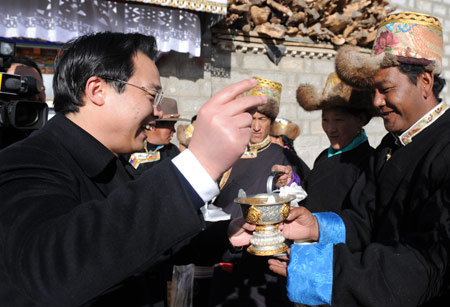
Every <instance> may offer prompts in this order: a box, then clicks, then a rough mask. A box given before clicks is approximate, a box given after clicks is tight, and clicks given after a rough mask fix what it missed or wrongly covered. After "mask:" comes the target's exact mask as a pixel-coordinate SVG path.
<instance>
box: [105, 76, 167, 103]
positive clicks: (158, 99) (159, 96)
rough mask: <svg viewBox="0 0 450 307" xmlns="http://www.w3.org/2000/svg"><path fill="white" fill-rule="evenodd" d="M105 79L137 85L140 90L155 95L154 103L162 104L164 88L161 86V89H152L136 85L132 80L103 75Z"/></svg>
mask: <svg viewBox="0 0 450 307" xmlns="http://www.w3.org/2000/svg"><path fill="white" fill-rule="evenodd" d="M103 79H106V80H111V81H116V82H119V83H122V84H128V85H131V86H134V87H136V88H138V89H140V90H143V91H145V92H147V94H149V95H150V96H152V97H153V104H154V105H155V106H159V105H161V102H162V99H163V97H164V92H163V90H162V88H160V89H151V88H147V87H145V86H141V85H136V84H133V83H130V82H126V81H123V80H118V79H112V78H106V77H103Z"/></svg>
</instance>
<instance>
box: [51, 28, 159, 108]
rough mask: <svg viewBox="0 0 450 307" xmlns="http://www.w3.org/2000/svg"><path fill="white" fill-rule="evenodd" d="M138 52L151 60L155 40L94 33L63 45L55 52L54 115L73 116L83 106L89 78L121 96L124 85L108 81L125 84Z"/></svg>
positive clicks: (126, 35)
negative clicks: (94, 78)
mask: <svg viewBox="0 0 450 307" xmlns="http://www.w3.org/2000/svg"><path fill="white" fill-rule="evenodd" d="M138 51H141V52H142V53H144V54H145V55H147V56H148V57H149V58H150V59H152V60H154V59H155V56H156V53H157V49H156V40H155V38H154V37H153V36H147V35H143V34H139V33H127V34H126V33H116V32H98V33H94V34H88V35H84V36H81V37H79V38H76V39H73V40H71V41H69V42H68V43H66V44H65V45H64V46H63V47H62V48H61V50H60V52H59V54H61V53H62V56H61V57H59V55H58V57H57V59H56V60H55V62H57V66H56V69H55V74H54V77H53V92H54V101H53V104H54V107H55V112H58V113H63V114H66V113H70V112H77V111H78V110H79V108H80V106H82V105H83V102H82V97H83V95H84V89H85V87H86V82H87V80H88V79H89V78H90V77H92V76H98V77H101V78H104V79H105V82H107V83H110V84H112V86H113V87H114V88H115V89H116V91H117V92H119V93H121V92H123V91H124V88H125V85H124V84H122V83H119V82H115V81H112V80H109V79H117V80H123V81H128V79H129V78H130V77H131V76H132V75H133V73H134V63H133V57H134V56H135V55H136V53H137V52H138ZM58 60H59V61H58Z"/></svg>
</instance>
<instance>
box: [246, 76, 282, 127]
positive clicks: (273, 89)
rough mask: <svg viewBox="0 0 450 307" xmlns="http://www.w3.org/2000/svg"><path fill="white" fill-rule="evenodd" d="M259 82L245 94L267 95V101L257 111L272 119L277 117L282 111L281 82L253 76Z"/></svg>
mask: <svg viewBox="0 0 450 307" xmlns="http://www.w3.org/2000/svg"><path fill="white" fill-rule="evenodd" d="M253 79H255V80H257V81H258V83H257V84H256V86H255V87H254V88H252V89H251V90H249V91H247V92H245V93H244V96H267V102H266V103H265V104H264V105H262V106H259V107H258V108H257V111H258V112H259V113H262V114H264V115H266V116H267V117H269V118H271V119H275V118H276V117H277V116H278V113H279V112H280V99H281V88H282V85H281V83H278V82H275V81H271V80H267V79H263V78H259V77H253Z"/></svg>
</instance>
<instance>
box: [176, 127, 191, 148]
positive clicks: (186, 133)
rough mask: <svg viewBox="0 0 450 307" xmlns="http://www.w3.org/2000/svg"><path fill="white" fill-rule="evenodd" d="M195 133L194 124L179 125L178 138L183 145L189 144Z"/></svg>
mask: <svg viewBox="0 0 450 307" xmlns="http://www.w3.org/2000/svg"><path fill="white" fill-rule="evenodd" d="M193 133H194V125H193V124H189V125H179V126H178V127H177V139H178V142H179V143H180V144H181V145H184V146H185V147H188V146H189V142H190V141H191V138H192V134H193Z"/></svg>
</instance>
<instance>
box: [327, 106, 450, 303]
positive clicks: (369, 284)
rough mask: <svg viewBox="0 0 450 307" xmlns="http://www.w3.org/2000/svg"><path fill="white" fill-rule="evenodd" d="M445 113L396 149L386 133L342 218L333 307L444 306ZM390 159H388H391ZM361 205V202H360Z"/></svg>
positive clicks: (449, 276) (447, 228)
mask: <svg viewBox="0 0 450 307" xmlns="http://www.w3.org/2000/svg"><path fill="white" fill-rule="evenodd" d="M449 131H450V111H447V112H446V113H444V114H443V115H442V116H441V117H440V118H438V119H437V120H436V121H435V122H434V123H433V124H431V125H430V126H428V127H427V128H426V129H424V130H422V131H421V132H420V133H419V134H418V135H416V136H415V137H414V138H413V141H412V143H410V144H408V145H406V146H398V145H397V144H396V142H395V139H394V137H393V136H392V135H390V134H388V135H386V136H385V138H384V139H383V140H382V142H381V144H380V145H379V146H378V148H377V151H376V155H375V157H374V160H373V161H372V162H373V163H372V171H371V172H368V173H366V174H365V176H362V177H361V178H360V180H358V182H357V183H356V185H355V189H354V191H353V192H352V198H353V199H354V201H352V203H353V204H356V205H355V206H353V207H352V208H351V210H344V211H343V212H342V213H341V217H342V218H343V220H344V222H345V227H346V236H347V239H346V240H347V241H346V244H338V245H336V246H335V247H334V260H333V262H334V270H333V272H334V276H333V295H332V305H333V306H418V305H421V306H448V302H449V300H448V299H449V285H450V133H449ZM389 157H390V158H389ZM362 204H364V205H362Z"/></svg>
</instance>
